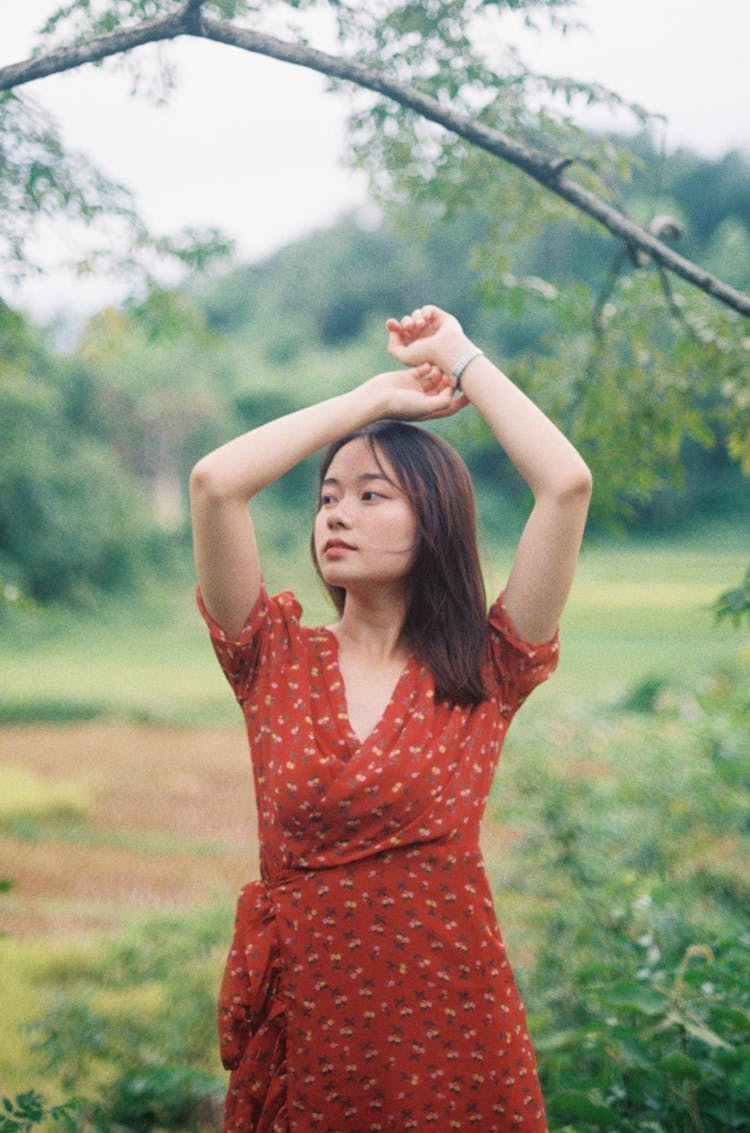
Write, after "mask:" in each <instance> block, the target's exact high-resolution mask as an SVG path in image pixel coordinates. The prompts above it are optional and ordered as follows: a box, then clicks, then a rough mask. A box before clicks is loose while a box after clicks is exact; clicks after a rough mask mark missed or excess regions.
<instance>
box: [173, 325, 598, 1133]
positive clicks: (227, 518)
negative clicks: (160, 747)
mask: <svg viewBox="0 0 750 1133" xmlns="http://www.w3.org/2000/svg"><path fill="white" fill-rule="evenodd" d="M387 327H388V331H389V342H388V348H389V351H390V353H391V354H392V355H393V356H394V357H395V358H396V359H397V360H398V361H399V362H401V363H403V364H404V365H405V366H406V367H409V368H407V369H402V370H398V371H393V372H388V373H383V374H378V375H377V376H376V377H374V378H371V379H369V380H368V381H365V382H364V383H363V384H362V385H359V386H357V388H355V389H354V390H352V391H351V392H350V393H346V394H344V395H342V396H340V397H334V398H331V399H330V400H328V401H324V402H322V403H320V404H317V405H313V406H311V407H309V408H307V409H302V410H300V411H299V412H296V413H292V414H290V415H289V416H286V417H282V418H280V419H279V420H276V421H272V422H270V423H269V424H267V425H263V426H261V427H260V428H258V429H255V430H253V431H252V432H251V433H248V434H246V435H245V436H242V437H239V438H238V439H236V440H234V441H231V442H230V443H229V444H227V445H225V446H224V447H223V448H220V449H218V450H217V451H216V452H213V453H211V454H210V455H208V456H207V457H205V458H204V459H203V460H201V461H200V462H199V463H198V464H197V465H196V467H195V469H194V471H193V475H192V478H191V496H192V507H193V517H194V531H195V556H196V563H197V570H198V580H199V603H200V606H201V610H202V612H203V615H204V617H205V618H206V620H207V622H208V625H209V628H210V631H211V635H212V640H213V644H214V648H215V649H216V652H217V654H218V657H219V660H220V663H221V665H222V667H223V669H224V671H225V673H226V675H227V677H228V679H229V681H230V683H231V685H232V687H233V689H234V691H235V695H236V697H237V699H238V701H239V703H240V705H241V706H242V709H243V712H244V715H245V719H246V722H247V728H248V735H249V740H250V747H251V752H252V763H253V772H254V779H255V789H256V798H257V806H258V820H259V832H260V839H261V873H262V880H260V881H256V882H251V883H250V884H249V885H248V886H246V887H245V888H244V889H243V891H242V894H241V896H240V900H239V904H238V909H237V920H236V925H235V934H234V940H233V942H232V948H231V951H230V955H229V959H228V962H227V966H226V971H225V976H224V981H223V984H222V989H221V995H220V1003H219V1018H220V1037H221V1048H222V1057H223V1060H224V1064H225V1065H226V1066H227V1067H228V1068H229V1069H231V1076H230V1082H229V1089H228V1093H227V1103H226V1118H225V1126H224V1127H225V1130H226V1131H232V1133H234V1131H240V1130H242V1131H244V1133H247V1131H253V1133H385V1131H390V1133H405V1131H409V1130H415V1131H417V1133H427V1131H432V1130H435V1131H436V1133H450V1131H453V1130H457V1131H458V1130H461V1131H468V1130H470V1129H477V1130H478V1131H481V1133H511V1131H514V1133H515V1131H524V1133H532V1131H533V1133H542V1131H543V1130H545V1129H546V1122H545V1115H544V1104H543V1101H542V1097H541V1094H540V1090H539V1084H538V1081H537V1074H536V1065H535V1059H534V1052H533V1048H532V1045H531V1042H530V1039H529V1036H528V1033H527V1029H526V1022H525V1015H524V1009H523V1005H522V1003H521V1000H520V997H519V994H518V991H517V989H516V986H515V983H514V980H513V975H512V972H511V969H510V967H509V964H508V960H507V958H506V954H505V950H504V946H503V943H502V938H501V935H500V930H499V928H498V925H497V921H496V918H495V913H494V909H493V904H492V897H491V894H490V890H489V886H488V883H487V879H486V876H485V873H484V868H483V864H482V857H481V853H480V850H479V845H478V835H479V825H480V820H481V818H482V814H483V811H484V807H485V804H486V801H487V797H488V794H489V790H490V786H491V782H492V777H493V774H494V770H495V767H496V765H497V760H498V757H499V754H500V748H501V745H502V741H503V738H504V736H505V733H506V731H507V728H508V725H509V724H510V721H511V718H512V716H513V714H514V713H515V711H516V710H517V708H518V707H519V706H520V704H521V703H522V702H523V700H524V699H525V698H526V696H527V695H528V694H529V692H530V691H531V690H532V689H533V688H534V686H535V685H536V684H538V683H539V682H540V681H542V680H544V679H545V678H546V677H547V676H548V675H549V674H550V673H551V672H552V670H553V669H554V667H555V665H556V661H557V639H556V632H557V626H558V622H559V619H560V614H561V612H562V609H563V606H564V603H565V600H566V597H567V594H568V591H569V588H570V585H571V581H572V578H573V572H574V569H575V564H576V560H577V556H578V551H579V547H580V542H581V537H582V533H583V528H584V523H585V518H586V513H587V509H588V502H589V497H590V492H591V477H590V474H589V471H588V469H587V467H586V465H585V464H584V462H583V461H582V459H581V458H580V456H579V455H578V453H577V452H576V451H575V449H574V448H573V447H572V446H571V445H570V443H569V442H568V441H567V440H566V439H565V438H564V437H563V436H562V434H561V433H560V432H559V431H558V430H557V428H556V427H555V426H554V425H553V424H552V423H551V422H550V421H549V420H548V419H547V418H546V417H545V416H544V414H543V413H542V412H541V411H540V410H539V409H538V408H537V407H536V406H535V405H534V404H533V403H532V402H531V401H529V399H528V398H527V397H526V396H525V395H524V394H523V393H522V392H521V391H520V390H519V389H518V388H517V387H516V386H514V385H513V384H512V382H511V381H509V379H508V378H507V377H505V376H504V375H503V374H502V373H501V372H500V371H499V370H498V369H497V368H496V367H495V366H494V365H492V363H491V362H490V361H489V360H488V359H487V358H485V357H484V355H483V354H482V353H481V352H480V351H478V350H477V348H476V347H475V346H474V345H473V344H472V343H471V342H470V341H469V339H468V338H467V337H466V335H465V334H464V332H463V331H462V329H461V326H460V325H459V323H458V322H457V321H456V319H455V318H453V317H452V316H451V315H448V314H447V313H446V312H444V311H441V310H439V309H438V308H436V307H431V306H430V307H423V308H421V309H420V310H417V311H415V312H414V313H413V314H412V315H411V316H407V317H406V318H403V319H401V320H400V321H397V320H395V319H390V320H388V323H387ZM459 384H460V391H459V388H458V387H459ZM468 404H471V405H473V406H474V407H475V408H476V409H477V410H478V412H479V413H480V414H481V415H482V416H483V418H484V420H485V421H486V422H487V424H488V425H489V427H490V429H491V430H492V432H493V433H494V435H495V436H496V437H497V440H498V441H499V443H500V444H501V445H502V447H503V448H504V449H505V451H506V452H507V454H508V456H509V457H510V459H511V460H512V462H513V463H514V465H515V467H516V468H517V469H518V471H519V473H520V474H521V476H522V477H523V478H524V479H525V480H526V482H527V483H528V485H529V487H530V488H531V490H532V493H533V496H534V506H533V510H532V512H531V514H530V517H529V519H528V522H527V524H526V527H525V529H524V532H523V535H522V538H521V540H520V544H519V546H518V550H517V553H516V556H515V560H514V563H513V567H512V570H511V572H510V577H509V579H508V582H507V586H506V588H505V591H504V594H503V596H502V597H501V598H500V599H499V600H498V601H497V602H495V604H494V605H493V606H492V607H491V609H490V612H489V616H488V614H487V610H486V606H485V601H484V592H483V587H482V581H481V575H480V569H479V561H478V555H477V549H476V537H475V524H474V506H473V495H472V489H471V483H470V480H469V477H468V473H467V471H466V468H465V465H464V464H463V462H462V461H461V459H460V457H459V456H458V455H457V454H456V453H455V452H454V451H453V449H451V448H450V446H448V445H447V444H445V442H443V441H442V440H441V439H440V438H438V437H437V436H436V435H435V434H434V433H433V432H431V431H429V430H427V429H421V428H419V427H415V426H414V425H410V424H406V423H405V422H406V421H408V420H420V421H429V420H432V419H435V418H439V417H444V416H448V415H450V414H453V413H456V412H458V411H459V410H461V409H463V408H464V406H466V405H468ZM326 445H327V446H329V448H328V450H327V452H326V454H325V456H324V458H323V463H322V466H321V473H320V499H319V506H318V511H317V515H316V517H315V522H314V531H313V555H314V560H315V565H316V567H317V570H318V571H319V573H320V575H321V576H322V579H323V581H324V583H325V584H326V586H327V587H328V589H329V592H330V593H331V596H332V598H333V600H334V604H335V606H336V610H337V620H335V622H334V623H333V624H331V625H329V626H324V627H316V628H307V627H304V626H303V625H301V622H300V617H301V608H300V606H299V604H298V603H297V601H296V599H295V598H294V596H293V595H292V594H291V593H290V592H288V591H285V592H283V593H281V594H279V595H277V596H275V597H270V596H269V595H268V594H267V593H266V591H265V588H264V586H263V582H262V575H261V568H260V563H259V559H258V552H257V548H256V543H255V538H254V535H253V527H252V523H251V520H250V516H249V513H248V507H247V504H248V501H249V500H251V499H252V498H253V497H255V496H256V495H257V494H258V493H259V492H260V491H261V489H262V488H264V487H266V486H267V485H268V484H270V483H272V482H273V481H274V480H276V479H277V478H278V477H279V476H281V475H282V474H283V473H284V472H286V471H287V470H288V469H289V468H291V467H292V466H293V465H295V464H296V463H297V462H298V461H300V460H302V459H303V458H304V457H306V456H308V455H309V454H310V453H312V452H314V451H316V450H317V449H320V448H322V447H323V446H326Z"/></svg>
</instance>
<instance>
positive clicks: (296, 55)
mask: <svg viewBox="0 0 750 1133" xmlns="http://www.w3.org/2000/svg"><path fill="white" fill-rule="evenodd" d="M202 34H203V35H204V36H205V37H206V38H207V39H213V40H218V41H219V42H220V43H228V44H232V45H233V46H235V47H240V48H242V49H243V50H245V51H251V52H254V53H256V54H259V55H268V56H271V57H273V58H274V59H279V60H281V61H282V62H285V63H294V64H296V65H298V66H300V67H308V68H311V69H312V70H314V71H320V72H321V73H322V74H324V75H329V76H330V77H332V78H337V79H346V80H348V81H349V82H352V83H356V85H357V86H361V87H365V88H367V89H368V90H373V91H376V92H377V93H378V94H383V95H385V96H386V97H387V98H392V99H394V100H395V101H396V102H399V103H400V104H401V105H402V106H408V107H409V108H410V109H411V110H415V111H416V112H417V113H418V114H421V115H422V117H423V118H428V119H429V120H430V121H432V122H437V123H438V124H439V125H441V126H444V127H445V129H446V130H450V131H451V132H452V133H454V134H458V135H459V136H460V137H462V138H466V140H467V141H469V142H471V143H472V144H473V145H476V146H478V147H479V148H480V149H484V150H486V151H487V152H488V153H491V154H494V156H495V157H499V158H500V159H501V160H503V161H507V162H508V163H509V164H510V165H514V166H515V167H516V168H517V169H521V170H523V172H524V173H526V174H528V176H529V177H532V178H533V179H534V180H535V181H538V182H539V183H540V184H542V185H544V186H545V188H547V189H549V191H550V192H552V193H555V194H557V196H558V197H562V199H563V200H566V201H568V202H569V203H570V204H572V205H574V206H575V207H576V208H577V209H579V210H580V211H581V212H584V213H586V215H587V216H590V217H593V219H594V220H596V221H598V222H599V223H600V224H602V225H603V226H604V227H605V228H606V229H608V231H610V232H611V233H612V234H613V235H614V236H617V237H618V238H619V239H621V240H623V241H624V242H625V243H626V244H627V245H628V246H630V247H633V248H638V249H640V250H641V251H643V252H645V253H646V254H647V255H648V256H649V257H651V258H652V259H653V260H655V261H656V262H657V263H659V264H662V265H663V266H664V267H665V268H667V269H668V270H669V271H671V272H674V274H675V275H679V276H681V277H682V279H685V280H686V281H687V282H688V283H691V284H692V285H693V286H694V287H697V288H699V289H700V290H701V291H703V292H705V293H706V294H707V295H711V296H712V297H713V298H714V299H718V300H719V301H720V302H721V303H724V304H725V305H726V306H728V307H732V308H733V309H734V310H735V311H739V312H740V314H743V315H748V316H750V295H745V294H743V292H741V291H737V290H736V289H735V288H734V287H730V286H729V285H728V284H726V283H723V282H722V281H721V280H719V279H717V278H716V277H715V276H713V275H711V274H710V273H709V272H707V271H705V270H704V269H703V268H701V267H698V265H697V264H694V263H693V262H692V260H688V259H686V258H685V257H684V256H681V255H679V253H677V252H675V251H674V250H673V249H672V248H670V247H669V245H668V244H664V243H662V241H661V240H658V239H657V238H656V237H655V236H653V235H652V234H651V233H650V232H647V231H646V230H645V229H644V228H641V227H640V225H638V224H635V223H634V222H633V221H632V220H629V219H628V217H626V216H623V214H622V213H620V212H618V211H617V209H614V208H612V206H611V205H609V204H607V202H606V201H604V200H602V199H601V197H598V196H597V195H596V194H595V193H592V192H591V191H590V190H589V189H586V188H584V186H582V185H579V184H578V182H576V181H573V180H571V179H570V178H568V177H564V176H563V170H564V169H565V168H567V166H568V165H570V164H571V161H570V159H569V158H560V157H555V158H550V157H548V156H547V155H546V154H543V153H541V152H540V151H538V150H534V149H531V148H530V147H528V146H524V145H522V144H521V143H520V142H516V141H515V140H514V139H512V138H509V137H508V136H507V135H506V134H503V133H501V132H500V131H499V130H494V129H491V128H490V127H489V126H485V125H483V124H482V123H481V122H475V121H474V120H473V119H471V118H467V117H466V116H465V115H463V114H459V113H457V112H456V111H454V110H450V109H449V108H447V107H445V106H443V105H442V104H441V103H439V102H438V101H437V100H436V99H434V98H432V97H431V96H430V95H427V94H423V93H422V92H421V91H418V90H416V89H415V88H414V87H411V86H408V85H407V84H406V83H402V82H399V81H398V80H397V79H390V78H388V77H387V76H385V75H381V74H379V73H378V72H377V71H374V70H372V69H371V68H370V67H366V66H364V65H363V64H362V63H357V62H355V61H353V60H346V59H341V58H339V57H338V56H335V55H328V54H327V53H325V52H323V51H318V50H316V49H315V48H313V47H307V46H303V45H300V44H296V43H287V42H284V41H283V40H279V39H276V38H275V37H273V36H269V35H264V34H262V33H260V32H255V31H251V30H249V29H247V28H240V27H236V26H234V25H232V24H227V23H222V22H221V21H220V20H214V19H211V18H204V19H203V21H202Z"/></svg>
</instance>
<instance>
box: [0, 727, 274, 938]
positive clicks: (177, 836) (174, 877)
mask: <svg viewBox="0 0 750 1133" xmlns="http://www.w3.org/2000/svg"><path fill="white" fill-rule="evenodd" d="M0 761H2V762H4V763H7V764H9V765H17V766H22V767H25V768H28V769H31V770H33V771H35V772H36V773H38V774H39V775H42V776H43V777H45V778H49V779H50V780H51V781H55V782H56V781H65V780H75V781H77V782H81V781H83V782H84V783H85V784H86V785H87V787H88V792H87V795H88V797H89V798H90V799H91V800H92V801H91V804H90V807H89V810H88V812H87V813H86V815H85V818H84V820H83V822H81V820H80V818H78V819H71V820H70V822H67V823H66V822H65V821H60V820H56V821H55V822H52V823H50V822H48V823H45V822H44V821H39V820H37V819H31V820H29V822H26V823H24V822H23V821H21V823H20V825H19V823H18V822H16V823H14V824H11V825H10V826H6V829H5V831H4V832H3V833H2V835H1V836H0V876H2V877H9V878H11V879H12V880H13V882H14V888H13V889H12V890H11V892H10V893H8V894H7V895H3V896H1V897H0V928H1V929H2V931H4V932H6V933H9V934H11V935H12V936H14V937H16V936H18V937H23V936H27V935H29V934H39V933H43V934H45V935H48V934H54V933H58V932H59V933H64V934H65V935H67V936H69V935H71V933H75V932H77V931H82V932H88V931H91V930H92V929H113V930H114V929H116V928H117V927H118V926H119V925H120V924H122V923H123V921H124V920H127V919H129V918H132V916H133V915H134V914H136V913H146V912H152V911H157V910H161V911H164V910H169V909H181V910H182V909H189V908H197V907H201V906H205V905H208V904H210V903H217V902H220V901H226V902H227V903H229V902H231V901H233V899H234V897H235V895H236V893H237V891H238V889H239V888H240V886H241V885H242V884H244V882H245V881H247V880H248V879H249V878H251V877H255V876H257V871H258V862H257V829H256V819H255V804H254V799H253V791H252V776H251V771H250V761H249V756H248V752H247V742H246V739H245V736H244V733H243V732H242V730H241V729H231V728H224V729H211V730H207V729H199V730H193V729H190V730H188V729H172V728H154V727H139V726H136V725H130V724H115V723H94V724H86V725H75V726H73V725H71V726H68V727H46V726H38V727H9V728H3V729H0Z"/></svg>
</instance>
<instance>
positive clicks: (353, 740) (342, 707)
mask: <svg viewBox="0 0 750 1133" xmlns="http://www.w3.org/2000/svg"><path fill="white" fill-rule="evenodd" d="M321 629H322V631H323V633H324V634H325V635H326V637H327V638H328V639H329V640H330V641H332V643H333V654H332V655H333V664H334V666H335V670H336V678H337V679H336V681H335V682H334V688H333V691H334V694H335V696H336V697H337V698H338V700H339V706H338V707H339V712H338V715H339V718H340V719H341V720H343V722H344V724H345V726H346V739H347V743H348V745H349V749H350V751H351V753H352V754H355V753H356V752H358V751H360V750H361V749H362V748H363V747H365V746H366V745H367V744H369V743H370V741H371V740H372V738H373V737H374V736H375V735H377V734H378V733H379V732H380V731H381V730H382V727H383V725H384V724H385V722H386V720H387V719H388V717H389V716H390V714H391V712H392V710H393V708H394V706H395V704H396V701H397V699H398V696H397V694H398V693H399V691H400V689H401V685H402V684H403V683H404V682H405V681H406V678H407V677H408V675H409V673H410V672H411V668H412V664H413V660H414V657H413V654H411V653H409V654H408V655H407V657H406V660H405V661H404V664H403V665H402V667H401V671H400V672H399V675H398V677H397V678H396V681H395V683H394V685H393V688H392V689H391V693H390V696H389V697H388V700H387V701H386V702H385V705H384V707H383V711H382V712H381V713H380V715H379V716H378V718H377V720H376V721H375V723H374V724H373V726H372V728H371V729H370V731H369V732H368V733H367V735H366V736H365V737H364V738H361V737H360V736H359V735H358V734H357V733H356V732H355V730H354V727H353V725H352V721H351V717H350V715H349V703H348V701H347V698H346V682H345V681H344V674H343V672H342V671H341V664H340V644H341V643H340V641H339V639H338V637H337V636H336V634H335V633H334V632H333V630H332V629H330V628H329V627H328V626H321Z"/></svg>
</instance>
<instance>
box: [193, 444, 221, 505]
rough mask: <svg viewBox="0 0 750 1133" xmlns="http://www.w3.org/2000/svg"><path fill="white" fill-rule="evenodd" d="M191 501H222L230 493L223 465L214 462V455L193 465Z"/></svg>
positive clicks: (209, 455) (202, 458)
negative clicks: (223, 472)
mask: <svg viewBox="0 0 750 1133" xmlns="http://www.w3.org/2000/svg"><path fill="white" fill-rule="evenodd" d="M189 487H190V499H191V500H192V501H193V502H195V501H197V500H210V501H215V500H221V499H223V498H225V497H226V496H227V495H228V494H230V493H229V491H228V484H227V483H226V477H225V476H224V475H223V474H222V469H221V465H220V464H219V463H218V461H216V460H214V458H213V454H212V453H209V454H208V456H203V457H201V459H200V460H199V461H198V462H197V463H196V464H195V465H193V469H192V471H191V473H190V483H189Z"/></svg>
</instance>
